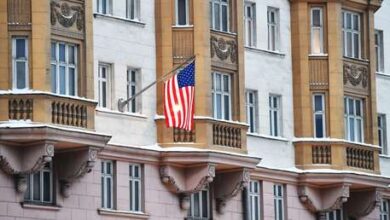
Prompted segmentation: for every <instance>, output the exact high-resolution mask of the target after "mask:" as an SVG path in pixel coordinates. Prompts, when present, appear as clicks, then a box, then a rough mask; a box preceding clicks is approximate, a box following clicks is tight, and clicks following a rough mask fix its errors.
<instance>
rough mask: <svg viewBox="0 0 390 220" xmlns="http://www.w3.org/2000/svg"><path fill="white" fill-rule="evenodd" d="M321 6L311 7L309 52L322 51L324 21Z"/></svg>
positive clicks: (320, 52) (316, 52)
mask: <svg viewBox="0 0 390 220" xmlns="http://www.w3.org/2000/svg"><path fill="white" fill-rule="evenodd" d="M323 20H324V19H323V12H322V8H320V7H314V8H312V9H311V53H312V54H323V53H324V40H323V37H324V30H323V28H324V24H323V23H324V21H323Z"/></svg>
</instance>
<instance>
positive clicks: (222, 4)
mask: <svg viewBox="0 0 390 220" xmlns="http://www.w3.org/2000/svg"><path fill="white" fill-rule="evenodd" d="M210 3H211V10H210V12H211V17H210V23H211V24H210V28H211V29H213V30H217V31H221V32H227V33H229V32H230V0H226V2H223V1H222V0H210ZM210 3H209V5H210ZM216 4H217V5H218V8H219V15H218V23H219V29H216V27H215V26H216V25H215V23H216V22H217V21H216V20H215V16H214V13H215V5H216ZM222 7H226V16H227V18H226V19H227V27H226V30H223V27H222V26H223V24H222V23H223V22H222V20H223V18H222Z"/></svg>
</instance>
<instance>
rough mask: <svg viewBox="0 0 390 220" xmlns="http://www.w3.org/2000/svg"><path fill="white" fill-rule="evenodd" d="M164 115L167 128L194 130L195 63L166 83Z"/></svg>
mask: <svg viewBox="0 0 390 220" xmlns="http://www.w3.org/2000/svg"><path fill="white" fill-rule="evenodd" d="M164 97H165V98H164V114H165V122H166V125H167V127H175V128H181V129H185V130H188V131H190V130H192V127H193V124H194V101H195V98H194V97H195V61H193V62H192V63H190V64H188V65H187V66H186V67H185V68H184V69H182V70H180V72H179V73H178V74H175V75H174V76H172V77H171V78H170V79H169V80H168V81H166V82H165V83H164Z"/></svg>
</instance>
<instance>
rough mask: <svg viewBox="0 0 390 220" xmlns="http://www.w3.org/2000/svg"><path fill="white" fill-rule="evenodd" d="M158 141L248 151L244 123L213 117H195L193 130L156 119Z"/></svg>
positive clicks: (166, 145)
mask: <svg viewBox="0 0 390 220" xmlns="http://www.w3.org/2000/svg"><path fill="white" fill-rule="evenodd" d="M156 124H157V129H158V143H159V145H160V146H162V147H179V146H180V147H182V146H187V147H195V148H203V149H213V150H223V151H231V152H241V153H246V132H247V129H248V126H247V125H246V124H243V123H237V122H229V121H220V120H215V119H212V118H202V119H195V126H194V129H193V130H192V131H185V130H180V129H171V128H169V129H168V128H166V126H165V121H164V120H163V119H157V120H156Z"/></svg>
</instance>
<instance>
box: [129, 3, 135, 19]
mask: <svg viewBox="0 0 390 220" xmlns="http://www.w3.org/2000/svg"><path fill="white" fill-rule="evenodd" d="M134 3H135V2H134V0H130V19H135V4H134Z"/></svg>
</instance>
